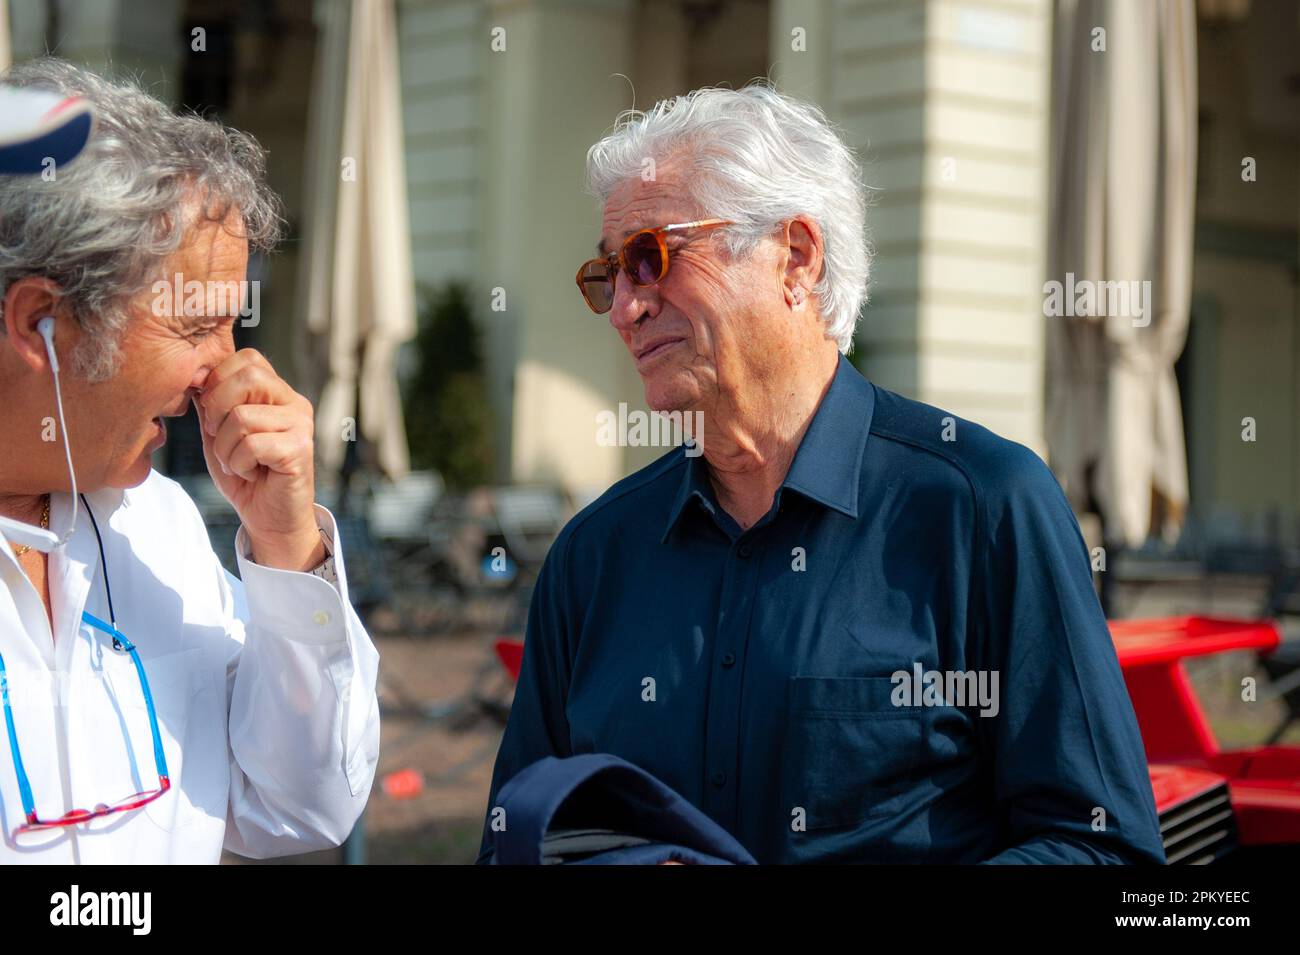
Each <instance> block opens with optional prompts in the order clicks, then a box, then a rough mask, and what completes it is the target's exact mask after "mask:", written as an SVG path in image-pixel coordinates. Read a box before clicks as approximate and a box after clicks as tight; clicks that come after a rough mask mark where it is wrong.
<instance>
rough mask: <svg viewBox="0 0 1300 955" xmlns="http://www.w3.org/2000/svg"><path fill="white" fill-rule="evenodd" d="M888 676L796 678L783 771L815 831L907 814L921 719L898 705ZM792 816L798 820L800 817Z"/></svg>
mask: <svg viewBox="0 0 1300 955" xmlns="http://www.w3.org/2000/svg"><path fill="white" fill-rule="evenodd" d="M893 689H894V684H893V682H892V681H891V680H890V679H889V678H888V677H860V678H858V677H805V676H796V677H791V678H790V682H789V703H788V710H787V714H786V726H785V750H784V760H783V766H782V772H781V779H782V799H783V802H784V804H785V806H786V807H787V810H788V811H790V812H791V813H793V811H794V809H795V808H796V807H802V808H803V809H804V811H805V813H804V819H805V823H806V826H807V829H808V830H810V831H811V830H815V829H830V828H842V827H848V826H855V825H857V824H859V823H861V822H863V821H864V820H867V819H870V818H873V817H877V816H886V815H890V814H892V813H895V812H897V811H899V810H900V809H901V808H902V806H903V803H904V801H905V800H906V798H907V790H908V788H909V787H910V784H911V783H912V782H913V781H914V780H913V779H912V778H911V777H912V774H913V771H914V770H915V769H916V767H917V765H918V764H919V763H920V762H921V755H922V754H921V749H922V738H923V727H922V720H921V717H920V716H919V715H918V714H917V712H916V710H914V709H912V708H910V707H901V706H897V707H896V706H894V705H893V703H891V702H890V693H891V692H892V691H893ZM791 818H792V819H793V818H795V817H794V816H793V815H792V816H791Z"/></svg>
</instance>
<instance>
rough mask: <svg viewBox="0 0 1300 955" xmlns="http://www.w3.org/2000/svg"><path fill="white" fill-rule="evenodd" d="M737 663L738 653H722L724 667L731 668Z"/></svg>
mask: <svg viewBox="0 0 1300 955" xmlns="http://www.w3.org/2000/svg"><path fill="white" fill-rule="evenodd" d="M735 665H736V655H735V654H734V653H724V654H723V655H722V666H723V668H724V669H727V670H730V669H731V668H732V667H733V666H735Z"/></svg>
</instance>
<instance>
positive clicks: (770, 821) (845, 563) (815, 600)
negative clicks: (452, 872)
mask: <svg viewBox="0 0 1300 955" xmlns="http://www.w3.org/2000/svg"><path fill="white" fill-rule="evenodd" d="M904 677H905V678H904ZM995 677H996V683H994V678H995ZM979 680H983V683H982V684H980V683H978V681H979ZM981 685H982V687H983V689H984V690H985V693H984V694H983V696H982V697H981V695H980V694H979V692H978V688H979V687H980V686H981ZM994 687H996V690H997V693H996V696H995V695H994V694H993V693H992V690H993V689H994ZM913 691H919V692H913ZM994 700H995V701H996V703H995V704H994V702H993V701H994ZM982 714H983V715H982ZM577 753H612V754H614V755H617V756H621V757H622V758H624V759H626V760H628V761H630V762H632V763H635V764H636V765H638V766H640V767H642V768H644V769H646V770H648V771H649V772H651V773H653V774H654V775H656V776H657V777H659V779H661V780H663V781H664V782H665V783H667V784H668V785H669V786H671V787H672V788H673V789H675V790H677V792H679V793H681V794H682V795H683V796H684V797H685V798H686V799H687V800H689V801H690V802H691V803H693V804H694V805H696V806H698V807H699V808H700V809H702V810H703V811H704V812H705V813H707V814H708V815H709V816H710V817H711V818H713V819H714V820H715V821H716V822H718V823H719V824H720V825H721V826H722V827H723V828H725V829H727V830H728V831H729V832H731V833H732V834H733V835H734V836H735V837H736V838H737V839H738V840H739V841H740V842H741V843H742V844H743V845H744V846H745V847H746V848H747V849H749V851H750V852H751V853H753V855H754V857H755V858H756V859H757V860H758V861H759V862H763V863H785V862H915V863H923V862H980V861H989V860H991V861H996V862H1142V861H1148V862H1163V861H1164V851H1163V848H1162V845H1161V839H1160V834H1159V825H1158V822H1157V819H1156V811H1155V804H1154V800H1153V798H1152V792H1151V783H1150V780H1149V777H1148V775H1147V767H1146V758H1145V754H1144V751H1143V747H1142V740H1141V737H1140V736H1139V733H1138V728H1137V721H1136V719H1135V718H1134V715H1133V708H1132V704H1131V703H1130V702H1129V698H1128V694H1127V692H1126V690H1125V686H1124V680H1123V677H1122V675H1121V673H1120V668H1119V664H1118V662H1117V660H1116V657H1115V651H1114V648H1113V646H1112V643H1111V640H1110V636H1109V633H1108V631H1107V627H1106V620H1105V618H1104V616H1103V615H1102V611H1101V608H1100V606H1099V604H1098V601H1097V598H1096V595H1095V592H1094V590H1093V586H1092V578H1091V572H1090V565H1089V560H1088V554H1087V550H1086V548H1085V546H1084V543H1083V540H1082V537H1081V536H1080V534H1079V529H1078V525H1077V523H1076V522H1075V519H1074V515H1073V514H1072V513H1071V511H1070V507H1069V505H1068V504H1067V503H1066V500H1065V497H1064V495H1063V494H1062V492H1061V489H1060V487H1059V486H1058V484H1057V483H1056V480H1055V479H1054V478H1053V476H1052V474H1051V472H1050V471H1049V470H1048V469H1047V467H1046V466H1045V465H1044V464H1043V462H1042V461H1041V460H1040V459H1039V458H1038V457H1037V455H1035V454H1034V453H1033V452H1032V451H1030V450H1029V449H1028V448H1025V447H1024V446H1022V445H1019V444H1015V443H1013V442H1011V441H1007V440H1005V439H1003V438H999V437H998V436H996V435H994V434H993V433H992V432H990V431H988V430H986V429H984V428H982V427H980V426H978V425H976V424H973V423H971V422H968V421H965V420H962V419H960V418H956V417H955V416H950V415H948V414H947V413H946V412H943V411H941V410H939V409H937V408H933V407H931V406H929V405H925V404H921V403H919V402H915V401H911V400H908V399H906V398H903V397H901V396H899V395H897V394H894V393H892V392H889V391H886V390H884V389H882V388H879V387H876V386H875V385H873V384H871V383H870V382H868V381H867V380H866V379H865V378H863V377H862V376H861V375H860V374H859V373H858V372H857V371H856V370H855V369H854V368H853V366H852V365H851V364H850V363H849V362H848V361H847V360H846V359H843V358H841V359H840V363H839V368H838V370H837V372H836V375H835V378H834V381H833V382H832V384H831V387H830V388H829V390H828V391H827V393H826V396H825V398H824V399H823V400H822V402H821V404H820V406H819V407H818V410H817V412H816V414H815V415H814V417H813V420H812V422H811V423H810V425H809V427H808V430H807V432H806V433H805V436H804V438H803V441H802V442H801V443H800V446H799V449H798V452H797V454H796V455H795V458H794V461H793V463H792V465H791V467H790V471H789V474H788V475H787V476H786V479H785V481H784V483H783V484H782V486H781V487H780V488H779V489H778V491H777V493H776V495H775V499H774V500H773V502H772V507H771V510H770V511H769V512H768V513H767V515H766V516H765V517H763V518H762V519H761V520H760V521H758V522H757V523H756V524H755V525H754V526H753V527H751V528H749V529H748V530H746V531H743V532H742V530H741V529H740V527H739V526H738V525H737V524H736V522H735V521H734V520H733V519H732V518H731V517H730V516H729V515H728V514H727V513H726V512H725V511H724V510H723V509H722V508H721V507H720V506H719V505H718V503H717V498H716V495H715V494H714V491H713V488H712V486H711V483H710V480H709V476H708V467H707V464H706V462H705V459H704V458H703V457H688V456H687V455H686V454H685V453H684V450H683V449H682V448H677V449H675V450H674V451H672V452H670V453H669V454H667V455H665V456H664V457H662V458H660V459H659V460H658V461H657V462H655V463H654V464H652V465H650V466H649V467H647V468H645V469H643V470H641V471H639V472H637V473H636V474H633V475H631V476H630V477H628V478H626V479H624V480H622V481H620V482H619V483H617V484H615V485H614V486H613V487H611V488H610V489H609V490H608V491H607V492H606V493H605V494H604V495H602V496H601V497H600V498H599V499H598V500H596V501H595V502H593V503H592V504H591V505H590V506H588V507H587V508H585V509H584V510H583V511H581V512H580V513H579V514H578V515H577V516H575V517H574V518H573V520H572V521H570V522H569V523H568V525H567V526H566V527H565V528H564V530H563V531H562V532H561V534H560V535H559V537H558V538H557V539H556V542H555V544H554V545H553V546H552V548H551V550H550V553H549V554H548V556H547V559H546V563H545V565H544V567H543V568H542V571H541V574H540V577H539V579H538V582H537V587H536V590H535V591H534V594H533V600H532V605H531V608H530V612H529V617H528V627H527V632H526V639H525V643H524V660H523V669H522V672H521V673H520V676H519V683H518V687H517V689H516V693H515V700H514V704H513V707H512V709H511V712H510V720H509V724H508V725H507V727H506V731H505V736H504V738H503V740H502V743H501V749H500V752H499V753H498V755H497V762H496V769H495V772H494V774H493V779H492V788H491V792H490V794H489V800H488V822H489V824H488V825H485V827H484V841H483V852H482V854H481V855H480V859H482V858H484V857H485V856H486V854H487V853H488V851H489V849H490V840H491V837H492V833H491V826H490V822H491V818H492V812H491V810H492V807H493V806H494V802H493V800H494V799H495V798H496V794H497V792H498V790H499V789H500V788H501V786H502V785H503V784H504V783H505V782H506V781H507V780H508V779H510V778H511V777H512V776H513V775H514V774H515V773H517V772H519V771H520V770H521V769H523V768H524V767H526V766H528V765H529V764H531V763H533V762H534V761H536V760H538V759H541V758H542V757H544V756H569V755H573V754H577ZM507 824H508V821H507Z"/></svg>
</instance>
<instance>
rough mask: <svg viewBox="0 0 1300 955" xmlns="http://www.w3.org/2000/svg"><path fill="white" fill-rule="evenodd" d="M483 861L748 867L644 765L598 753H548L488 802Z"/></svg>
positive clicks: (722, 834) (725, 837)
mask: <svg viewBox="0 0 1300 955" xmlns="http://www.w3.org/2000/svg"><path fill="white" fill-rule="evenodd" d="M488 818H489V822H491V821H492V820H493V819H500V820H501V822H502V824H503V827H502V828H501V829H500V831H495V830H494V829H493V828H492V827H491V826H490V827H489V829H490V831H491V840H492V851H491V853H490V854H489V855H488V857H487V859H486V860H484V861H486V862H487V863H488V864H490V865H556V864H569V865H657V864H659V863H661V862H667V861H678V862H685V863H694V864H696V865H754V864H755V862H754V858H753V856H751V855H750V854H749V852H747V851H746V850H745V847H744V846H742V845H741V844H740V843H738V842H737V841H736V840H735V839H734V838H733V837H732V836H731V834H730V833H728V832H727V831H726V830H725V829H723V828H722V827H721V826H719V825H718V824H717V823H716V822H714V821H713V820H712V819H710V818H709V817H708V816H706V815H705V814H704V813H702V812H700V810H698V809H696V808H695V807H694V806H692V805H691V804H690V803H688V802H687V801H686V800H685V799H683V798H682V797H681V796H679V795H678V794H677V793H676V792H674V791H673V790H672V789H670V788H669V787H668V786H666V785H664V784H663V783H662V782H660V781H659V780H658V779H656V778H655V777H654V776H652V775H650V774H649V773H647V772H646V771H645V770H643V769H640V768H638V767H636V766H633V765H632V764H631V763H629V762H627V761H626V760H623V759H619V758H618V757H617V756H610V755H607V754H604V753H587V754H584V755H581V756H570V757H568V758H565V759H557V758H556V757H554V756H547V757H546V758H544V759H539V760H538V761H537V762H535V763H533V764H531V765H530V766H528V767H527V768H525V769H523V770H521V771H520V772H519V773H517V774H516V775H515V776H514V778H512V779H511V780H510V781H509V782H508V783H506V784H505V785H504V786H502V787H501V792H500V795H499V796H498V798H497V800H496V804H495V805H494V806H491V807H489V808H488Z"/></svg>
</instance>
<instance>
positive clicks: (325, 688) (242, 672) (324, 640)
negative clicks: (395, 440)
mask: <svg viewBox="0 0 1300 955" xmlns="http://www.w3.org/2000/svg"><path fill="white" fill-rule="evenodd" d="M85 498H86V500H87V501H88V502H89V505H90V508H91V511H92V513H93V514H94V518H95V520H96V521H97V522H98V525H99V531H100V535H101V536H102V537H103V543H104V557H105V564H106V565H107V571H108V580H109V583H110V585H111V588H112V598H113V609H114V611H115V612H116V626H117V629H118V630H119V631H121V632H122V633H123V634H125V635H126V636H127V637H128V638H129V639H130V640H131V641H132V642H133V643H134V644H135V646H136V649H137V651H138V653H139V655H140V659H141V662H142V663H143V665H144V670H145V675H146V677H147V678H148V681H149V688H150V690H151V692H152V696H153V700H154V706H155V709H156V712H157V717H158V724H159V730H160V733H161V737H162V744H163V751H164V754H165V757H166V761H167V768H168V770H169V773H170V777H171V784H172V786H171V789H170V791H168V792H167V793H164V794H163V795H162V796H161V797H160V798H158V799H156V800H154V801H153V802H151V803H149V804H148V805H146V806H144V807H141V808H139V809H136V810H133V811H130V812H124V813H113V814H111V815H108V816H104V817H101V818H98V819H95V820H93V821H92V822H90V823H88V824H83V825H78V826H69V827H61V828H59V829H57V830H50V831H46V832H41V833H39V834H36V835H32V834H28V835H26V836H23V837H20V838H19V839H18V840H17V841H15V840H14V838H13V835H12V833H13V830H14V829H15V827H17V826H18V825H20V824H21V823H22V822H23V821H24V818H23V809H22V801H21V799H20V796H19V789H18V784H17V778H16V773H15V768H14V761H13V756H12V753H11V749H10V746H9V744H8V738H7V733H6V729H5V727H4V726H3V723H2V721H0V824H2V825H3V835H4V842H3V845H0V863H16V862H57V863H157V862H185V863H200V862H201V863H215V862H217V861H218V860H219V859H220V857H221V850H222V848H223V847H224V848H226V849H230V850H231V851H233V852H236V853H239V854H241V855H245V856H251V857H254V858H265V857H270V856H278V855H286V854H290V853H296V852H306V851H310V850H313V849H322V848H327V847H330V846H335V845H338V844H339V843H341V842H342V841H343V840H344V839H345V838H346V837H347V835H348V833H349V832H350V831H351V829H352V826H353V823H355V822H356V820H357V818H358V817H359V816H360V814H361V811H362V809H363V808H364V807H365V804H366V799H367V797H368V796H369V794H370V787H371V784H372V783H373V781H374V773H375V766H376V764H377V762H378V758H379V704H378V699H377V697H376V694H375V685H376V678H377V674H378V666H379V654H378V652H377V651H376V650H375V647H374V644H373V643H371V641H370V638H369V636H368V635H367V634H366V631H365V629H364V627H363V626H362V624H361V621H360V619H358V617H357V615H356V612H355V611H354V610H353V609H352V607H351V605H350V604H349V603H348V600H347V577H346V574H345V572H344V567H343V553H342V550H341V549H340V547H339V542H338V537H337V533H336V530H335V526H334V518H333V516H332V515H331V514H330V513H329V511H327V510H326V509H325V508H323V507H321V506H319V505H316V519H317V522H318V524H319V525H320V527H321V529H322V530H323V531H324V532H325V533H326V535H327V538H328V539H329V540H331V541H332V552H333V554H334V558H335V571H336V573H337V576H338V582H337V585H332V584H330V583H328V582H327V581H325V580H323V579H321V578H320V577H316V576H313V575H312V574H310V573H298V572H294V571H285V570H275V569H272V568H270V567H260V566H258V565H257V564H254V563H253V562H252V561H251V560H250V559H249V557H248V554H249V544H248V540H247V534H246V532H245V530H244V528H242V527H241V528H240V529H239V531H238V533H237V534H236V536H235V550H236V555H237V560H238V563H239V573H240V578H242V583H241V581H240V579H236V578H235V577H233V576H232V575H230V574H228V573H227V572H226V571H225V570H224V569H223V568H222V566H221V564H220V561H219V560H218V559H217V556H216V554H215V553H213V550H212V547H211V545H210V543H209V540H208V535H207V530H206V528H205V527H204V524H203V520H202V518H201V517H200V516H199V512H198V509H197V508H196V507H195V505H194V502H193V501H192V500H190V498H189V496H188V495H187V494H186V493H185V492H184V491H183V490H182V489H181V487H180V486H179V485H178V484H176V482H174V481H171V480H169V479H168V478H165V477H163V476H162V475H160V474H158V473H157V472H150V474H149V477H148V478H147V479H146V480H145V481H144V483H142V484H141V485H139V486H138V487H135V488H131V489H129V490H126V491H122V490H113V489H105V490H101V491H98V492H95V493H91V494H86V495H85ZM71 501H72V498H71V495H69V494H63V493H56V494H53V495H52V500H51V507H50V527H51V528H52V529H55V530H56V532H59V531H61V530H62V529H63V528H64V527H66V526H67V520H68V518H69V516H70V509H71ZM79 510H80V513H79V514H78V516H77V524H76V530H75V532H74V533H73V536H72V538H71V539H70V540H69V541H68V543H67V544H66V545H65V546H64V547H62V548H59V549H57V550H55V551H54V552H52V553H51V554H50V557H49V588H50V603H51V607H52V609H53V617H54V632H53V634H51V632H50V626H49V618H48V617H47V616H46V613H45V607H44V605H43V603H42V601H41V598H40V595H39V594H38V593H37V592H36V588H35V587H34V586H32V583H31V581H30V580H28V578H27V576H26V574H25V573H23V570H22V567H21V566H20V565H19V563H18V560H17V558H16V557H15V556H14V554H13V551H12V550H11V548H10V546H9V544H8V543H7V542H4V544H3V546H0V654H3V656H4V663H5V667H6V669H7V672H8V687H9V697H10V703H11V707H12V712H13V719H14V730H15V732H16V734H17V738H18V744H19V748H20V751H21V755H22V760H23V764H24V766H25V768H26V771H27V776H28V779H29V780H30V782H31V789H32V796H33V799H34V801H35V804H36V811H37V814H38V816H39V817H40V818H41V819H53V818H57V817H59V816H62V815H63V814H64V813H65V812H68V811H69V810H72V809H93V808H95V807H96V806H97V805H98V804H100V803H104V804H108V805H112V804H114V803H117V802H120V801H121V800H123V799H125V798H126V797H128V796H131V795H133V794H134V793H137V792H142V791H146V790H150V789H154V788H156V787H157V785H158V776H157V770H156V768H155V765H154V749H153V743H152V736H151V733H150V728H149V719H148V713H147V710H146V708H145V703H144V696H143V693H142V690H141V687H140V681H139V678H138V676H137V675H136V671H135V666H134V664H133V662H132V660H131V657H130V654H128V653H125V652H119V651H115V650H114V649H113V645H112V639H111V638H110V637H109V636H108V635H107V634H104V633H102V632H101V631H98V630H96V629H94V628H92V627H90V626H89V625H87V624H85V623H84V622H82V619H81V614H82V611H83V610H85V611H88V612H89V613H90V614H92V615H93V616H96V617H98V618H100V619H101V620H103V621H105V622H109V621H110V615H109V606H108V599H107V596H106V593H105V587H104V567H103V566H102V565H101V563H100V555H99V545H98V543H97V541H96V537H95V532H94V529H93V527H92V525H91V520H90V517H89V516H87V515H86V513H85V510H84V508H81V509H79ZM3 541H4V535H3V532H0V542H3ZM31 844H34V847H29V846H30V845H31Z"/></svg>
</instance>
